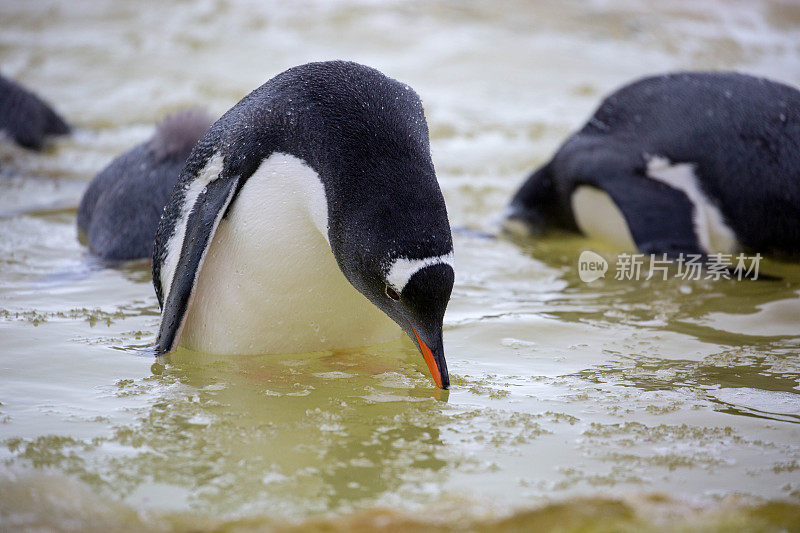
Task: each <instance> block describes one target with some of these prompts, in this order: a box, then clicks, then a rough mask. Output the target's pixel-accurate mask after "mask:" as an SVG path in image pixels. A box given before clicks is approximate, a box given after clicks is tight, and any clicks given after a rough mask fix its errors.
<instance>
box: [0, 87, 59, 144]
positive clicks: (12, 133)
mask: <svg viewBox="0 0 800 533" xmlns="http://www.w3.org/2000/svg"><path fill="white" fill-rule="evenodd" d="M69 132H70V127H69V125H67V123H66V122H65V121H64V119H62V118H61V117H60V116H59V115H58V113H56V112H55V111H53V109H52V108H51V107H50V106H49V105H48V104H47V102H45V101H44V100H42V99H41V98H39V97H38V96H36V95H35V94H33V93H32V92H30V91H29V90H27V89H25V88H24V87H23V86H22V85H20V84H18V83H16V82H14V81H12V80H9V79H8V78H5V77H3V76H0V133H2V134H5V135H7V136H9V137H10V138H11V139H13V140H14V142H16V143H17V144H19V145H20V146H24V147H25V148H32V149H35V150H38V149H40V148H41V147H42V145H43V144H44V140H45V137H46V136H47V135H66V134H67V133H69Z"/></svg>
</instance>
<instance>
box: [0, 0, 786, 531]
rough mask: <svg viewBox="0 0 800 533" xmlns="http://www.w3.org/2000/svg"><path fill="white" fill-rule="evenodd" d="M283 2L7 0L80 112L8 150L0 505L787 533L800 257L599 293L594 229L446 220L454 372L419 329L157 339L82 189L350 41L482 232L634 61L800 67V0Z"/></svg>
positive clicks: (85, 513)
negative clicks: (418, 346)
mask: <svg viewBox="0 0 800 533" xmlns="http://www.w3.org/2000/svg"><path fill="white" fill-rule="evenodd" d="M286 4H287V3H267V2H255V1H253V2H248V1H246V0H227V1H223V0H219V1H204V2H203V1H201V2H175V3H169V2H161V3H152V4H151V3H136V2H124V3H123V2H112V1H108V2H100V1H87V2H45V1H39V0H35V1H16V0H5V1H4V2H2V4H0V68H2V70H3V72H4V74H6V75H10V76H11V77H14V78H17V79H19V80H21V81H23V82H24V83H26V84H28V85H29V86H31V87H34V88H36V89H37V90H38V91H39V92H40V93H41V94H42V95H43V96H45V97H46V98H48V99H49V100H51V101H52V102H54V103H55V104H56V107H57V108H58V109H59V110H60V111H61V112H62V113H63V114H64V115H65V116H66V117H67V118H68V119H69V120H71V121H72V123H73V124H75V125H76V126H77V127H78V131H77V132H76V134H75V135H74V136H72V137H71V138H69V139H64V140H59V141H58V142H57V143H56V144H55V145H54V146H53V147H52V148H51V149H50V150H48V151H47V152H45V153H44V154H35V153H29V152H25V151H23V150H20V149H16V148H14V147H11V146H9V145H7V144H3V145H0V166H2V172H0V213H1V214H0V463H1V464H2V466H0V521H2V527H3V528H7V529H24V528H33V527H41V528H44V529H58V530H81V531H107V530H131V531H137V530H142V529H152V530H186V529H194V530H210V529H216V530H236V531H250V530H257V529H262V528H278V529H292V528H296V529H298V530H306V529H314V528H317V529H326V530H336V531H352V530H355V531H360V530H371V531H374V530H417V529H425V530H437V529H438V530H447V529H448V528H449V527H452V528H454V529H459V530H463V529H474V530H485V529H498V530H506V531H515V530H516V531H518V530H530V529H531V528H533V527H537V528H540V529H542V530H549V529H554V528H561V530H566V531H618V530H630V531H634V530H639V529H642V528H651V529H658V530H685V529H702V530H719V531H728V530H737V529H744V530H764V531H771V530H777V529H780V528H784V529H787V530H800V523H799V521H800V518H798V516H800V393H798V386H799V385H798V380H800V353H799V352H800V327H799V325H800V267H798V266H797V265H792V264H782V263H779V262H776V261H774V260H773V261H766V262H762V264H761V269H762V271H768V272H769V273H770V274H773V275H777V276H780V277H782V281H779V282H741V283H735V282H728V281H711V280H701V281H681V280H677V279H670V280H668V281H656V280H651V281H644V280H643V281H638V282H633V281H615V280H613V279H611V278H610V277H609V279H606V280H601V281H598V282H595V283H592V284H591V285H586V284H584V283H582V282H581V281H580V280H579V278H578V275H577V269H576V263H577V257H578V254H579V253H580V251H582V250H585V249H593V250H597V251H600V252H602V253H604V254H605V256H606V257H607V258H609V259H612V260H613V255H612V254H611V252H610V251H609V250H605V249H603V248H602V247H601V245H599V244H598V243H593V242H589V241H587V240H585V239H582V238H578V237H574V236H563V237H557V236H554V237H551V238H548V239H545V240H541V241H538V242H530V241H528V242H511V241H509V240H504V239H500V240H496V239H486V238H481V237H479V236H472V235H470V234H469V233H464V232H462V233H459V234H458V235H457V236H456V262H457V279H456V288H455V291H454V295H453V300H452V302H451V305H450V308H449V310H448V314H447V317H446V332H445V345H446V352H447V358H448V366H449V367H450V369H451V372H452V382H453V387H452V390H451V391H449V393H443V392H441V391H437V390H436V389H434V388H433V387H432V384H431V380H430V377H429V375H428V372H427V369H426V368H425V364H424V362H423V361H422V358H421V357H420V356H419V354H418V353H417V352H416V351H415V349H414V348H413V346H412V345H411V343H410V342H405V341H404V342H398V343H396V344H390V345H381V346H373V347H369V348H365V349H362V350H354V351H345V352H325V353H315V354H302V355H287V356H261V357H225V358H219V357H212V356H208V355H204V354H199V353H190V352H186V351H179V352H178V353H177V354H176V355H174V356H172V357H171V358H170V360H166V361H159V362H154V361H153V360H152V359H150V358H147V357H142V356H140V355H139V354H138V353H137V348H139V347H141V346H144V345H146V344H148V343H150V342H151V341H152V340H153V336H154V334H155V331H156V328H157V324H158V310H157V309H158V308H157V304H156V300H155V296H154V294H153V290H152V287H151V284H150V280H149V270H148V267H147V266H144V265H138V266H137V265H133V266H129V267H126V268H122V269H119V270H104V271H98V272H93V273H92V272H91V271H90V269H89V268H88V266H87V265H88V261H87V258H86V254H85V250H84V248H83V247H82V246H81V245H80V243H79V242H78V241H77V237H76V229H75V212H74V205H76V204H77V199H78V198H79V196H80V193H81V191H82V188H83V187H84V186H85V184H86V182H87V181H88V180H89V179H90V178H91V177H92V175H93V174H94V173H95V172H96V171H97V170H99V169H100V168H102V166H104V165H105V164H106V163H107V162H108V161H109V160H110V159H111V158H112V157H114V156H115V155H116V154H118V153H119V152H121V151H124V150H126V149H127V148H129V147H130V146H132V145H133V144H135V143H137V142H140V141H141V140H143V139H145V138H146V137H147V136H149V134H150V132H151V124H152V123H153V122H154V121H156V120H158V119H159V118H160V117H161V116H163V114H165V113H167V112H169V111H171V110H174V109H177V108H180V107H185V106H189V105H196V104H204V105H207V106H208V107H209V108H210V109H211V110H212V111H213V112H214V113H217V114H221V113H222V112H224V111H225V110H226V109H227V108H228V107H230V106H231V105H233V104H234V103H235V102H236V101H238V99H239V98H241V97H242V96H243V95H244V94H246V93H247V92H249V91H250V90H251V89H252V88H254V87H256V86H258V85H259V84H261V83H263V82H264V81H265V80H267V79H268V78H270V77H271V76H273V75H274V74H275V73H277V72H279V71H281V70H283V69H285V68H287V67H289V66H292V65H295V64H299V63H302V62H306V61H309V60H317V59H332V58H348V59H354V60H357V61H360V62H363V63H367V64H370V65H373V66H376V67H378V68H380V69H381V70H383V71H384V72H386V73H387V74H389V75H391V76H393V77H396V78H399V79H402V80H403V81H406V82H408V83H409V84H411V85H412V86H413V87H415V88H416V89H417V91H418V92H419V93H420V95H421V96H422V98H423V101H424V103H425V106H426V111H427V114H428V119H429V123H430V127H431V132H432V148H433V156H434V161H435V163H436V166H437V171H438V174H439V178H440V182H441V184H442V188H443V190H444V193H445V196H446V199H447V201H448V206H449V210H450V215H451V219H452V222H453V223H454V225H456V226H462V227H464V226H465V227H468V228H471V229H475V230H480V231H489V232H491V231H493V230H494V222H495V221H496V219H497V215H498V213H499V212H500V211H501V210H502V208H503V206H504V204H505V202H506V201H507V199H508V198H509V197H510V195H511V193H512V192H513V190H514V189H515V187H516V186H517V185H518V183H519V182H520V181H521V180H522V179H523V178H524V176H525V174H526V172H527V171H529V169H531V168H532V167H533V166H534V165H535V164H536V163H539V162H541V161H543V160H544V159H545V158H547V157H548V155H549V154H550V153H551V151H552V150H553V149H554V148H555V147H556V146H557V145H558V143H559V142H560V141H561V140H562V139H563V138H564V137H565V135H567V134H568V132H569V131H571V130H573V129H575V128H577V127H578V126H579V125H580V124H581V123H582V121H583V120H584V119H585V118H586V116H587V115H588V114H589V113H590V111H591V110H592V108H593V107H594V106H595V105H596V102H597V101H598V99H599V98H600V96H601V95H602V94H604V93H605V92H607V91H609V90H611V89H612V88H614V87H615V86H617V85H619V84H621V83H623V82H625V81H627V80H629V79H631V78H633V77H635V76H638V75H641V74H645V73H651V72H656V71H664V70H670V69H677V68H733V69H739V70H744V71H748V72H753V73H759V74H765V75H768V76H770V77H773V78H776V79H779V80H783V81H786V82H789V83H792V84H795V85H798V84H800V60H799V59H798V57H800V55H798V54H800V9H798V7H797V4H795V3H793V2H792V1H791V0H786V1H785V2H780V1H772V2H751V1H740V2H712V1H699V2H689V1H686V2H678V1H670V2H660V3H659V4H658V7H656V6H654V5H650V4H649V3H646V2H644V0H642V1H635V0H614V1H593V2H577V1H572V2H562V3H559V4H558V6H555V5H551V3H549V2H543V1H542V2H539V1H533V2H513V1H508V2H485V3H481V2H452V3H450V2H443V1H425V2H390V1H386V2H376V1H363V2H358V1H338V2H323V1H306V2H297V3H292V4H291V5H286ZM53 206H60V207H64V209H61V210H58V209H52V207H53ZM70 206H72V208H70ZM45 207H49V208H50V209H43V208H45Z"/></svg>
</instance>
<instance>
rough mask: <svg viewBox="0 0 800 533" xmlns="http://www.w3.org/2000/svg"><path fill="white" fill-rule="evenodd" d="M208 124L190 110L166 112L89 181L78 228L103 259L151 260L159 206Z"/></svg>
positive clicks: (203, 116) (199, 113)
mask: <svg viewBox="0 0 800 533" xmlns="http://www.w3.org/2000/svg"><path fill="white" fill-rule="evenodd" d="M210 124H211V118H210V117H209V116H208V115H207V114H206V113H205V112H203V111H200V110H197V109H192V110H187V111H182V112H178V113H174V114H172V115H169V116H167V117H166V118H164V120H162V121H161V123H159V125H158V126H157V127H156V132H155V133H154V135H153V136H152V137H151V138H150V139H149V140H147V141H145V142H144V143H142V144H140V145H138V146H136V147H135V148H133V149H131V150H129V151H128V152H126V153H124V154H122V155H121V156H119V157H118V158H116V159H115V160H114V161H112V162H111V163H110V164H109V165H108V166H107V167H106V168H104V169H103V170H101V171H100V172H99V173H98V174H97V175H96V176H95V177H94V179H93V180H92V182H91V183H90V184H89V187H88V188H87V189H86V191H85V192H84V194H83V197H82V198H81V203H80V205H79V206H78V227H79V228H80V230H81V231H83V232H84V234H85V235H86V239H87V241H88V244H89V248H90V250H91V251H92V253H93V254H95V255H96V256H98V257H99V258H101V259H103V260H107V261H129V260H136V259H150V258H151V257H152V255H153V240H154V238H155V233H156V229H157V228H158V222H159V219H160V218H161V213H162V211H163V210H164V206H165V205H166V203H167V200H168V199H169V197H170V194H171V193H172V188H173V187H174V185H175V182H176V181H177V180H178V176H179V174H180V171H181V169H182V168H183V165H184V163H185V162H186V158H187V157H188V156H189V153H190V152H191V149H192V147H193V146H194V144H195V143H196V142H197V140H198V139H199V138H200V137H201V136H202V135H203V133H204V132H205V130H207V129H208V127H209V125H210Z"/></svg>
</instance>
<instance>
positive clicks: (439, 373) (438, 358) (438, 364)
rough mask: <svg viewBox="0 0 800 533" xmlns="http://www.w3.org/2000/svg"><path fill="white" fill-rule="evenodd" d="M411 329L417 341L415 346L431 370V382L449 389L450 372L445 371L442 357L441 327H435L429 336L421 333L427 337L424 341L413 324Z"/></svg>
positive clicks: (445, 367)
mask: <svg viewBox="0 0 800 533" xmlns="http://www.w3.org/2000/svg"><path fill="white" fill-rule="evenodd" d="M411 330H412V331H413V332H414V338H415V339H416V341H417V346H419V350H420V352H422V357H423V358H424V359H425V363H426V364H427V365H428V370H430V372H431V376H432V377H433V382H434V383H436V386H437V387H439V388H440V389H443V390H447V389H449V388H450V374H449V373H448V372H447V361H445V358H444V344H443V342H442V328H441V327H438V328H436V330H437V331H436V332H434V333H433V334H431V335H430V336H428V335H425V334H424V333H423V335H425V336H426V337H428V342H425V340H423V339H422V338H421V337H420V335H419V333H418V332H417V328H415V327H414V326H413V325H412V326H411ZM431 347H432V348H431Z"/></svg>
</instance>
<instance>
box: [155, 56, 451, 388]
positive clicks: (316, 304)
mask: <svg viewBox="0 0 800 533" xmlns="http://www.w3.org/2000/svg"><path fill="white" fill-rule="evenodd" d="M453 279H454V271H453V243H452V236H451V233H450V224H449V222H448V219H447V211H446V210H445V204H444V199H443V197H442V193H441V191H440V189H439V185H438V183H437V180H436V174H435V172H434V168H433V162H432V161H431V155H430V147H429V140H428V127H427V123H426V122H425V115H424V112H423V108H422V103H421V102H420V99H419V97H418V96H417V94H416V93H415V92H414V91H413V90H412V89H411V88H410V87H409V86H408V85H405V84H404V83H400V82H398V81H396V80H393V79H391V78H388V77H386V76H385V75H383V74H381V73H380V72H378V71H377V70H375V69H372V68H369V67H365V66H362V65H358V64H356V63H350V62H343V61H332V62H323V63H309V64H306V65H301V66H298V67H294V68H291V69H289V70H287V71H285V72H283V73H281V74H279V75H277V76H276V77H274V78H272V79H271V80H269V81H268V82H267V83H265V84H264V85H262V86H261V87H259V88H258V89H256V90H255V91H253V92H252V93H250V94H249V95H248V96H246V97H245V98H244V99H242V101H241V102H239V103H238V104H236V105H235V106H234V107H233V108H231V109H230V110H229V111H228V112H227V113H226V114H225V115H223V116H222V118H220V119H219V120H218V121H217V122H216V123H215V124H214V125H213V126H211V128H210V129H209V131H208V132H207V133H206V134H205V135H204V136H203V138H202V139H200V141H199V142H198V144H197V145H196V146H195V148H194V150H193V151H192V154H191V156H190V157H189V159H188V161H187V163H186V166H185V167H184V168H183V171H182V172H181V175H180V178H179V180H178V183H177V184H176V186H175V189H174V191H173V193H172V197H171V198H170V201H169V203H168V204H167V206H166V208H165V211H164V216H163V218H162V220H161V224H160V225H159V228H158V232H157V234H156V241H155V249H154V254H153V283H154V285H155V290H156V294H157V296H158V301H159V304H160V305H161V308H162V318H161V327H160V329H159V332H158V338H157V342H156V352H157V353H158V354H162V353H165V352H169V351H172V350H174V349H175V348H176V347H177V345H178V344H180V345H182V346H185V347H187V348H190V349H193V350H198V351H204V352H211V353H221V354H252V353H261V354H263V353H288V352H307V351H315V350H324V349H335V348H347V347H357V346H364V345H369V344H374V343H377V342H383V341H387V340H390V339H392V338H396V336H397V335H398V334H402V331H405V332H406V334H408V336H409V337H410V338H411V339H412V340H413V342H415V343H416V345H417V346H418V348H419V349H420V351H421V352H422V354H423V356H424V359H425V361H426V363H427V364H428V368H429V369H430V371H431V373H432V375H433V379H434V381H435V382H436V385H437V386H439V387H441V388H447V387H448V385H449V377H448V373H447V365H446V363H445V358H444V348H443V344H442V320H443V317H444V312H445V308H446V306H447V303H448V301H449V299H450V292H451V290H452V287H453ZM398 326H399V327H398Z"/></svg>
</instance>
